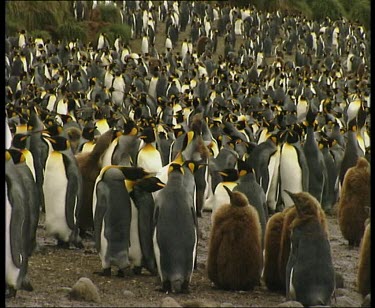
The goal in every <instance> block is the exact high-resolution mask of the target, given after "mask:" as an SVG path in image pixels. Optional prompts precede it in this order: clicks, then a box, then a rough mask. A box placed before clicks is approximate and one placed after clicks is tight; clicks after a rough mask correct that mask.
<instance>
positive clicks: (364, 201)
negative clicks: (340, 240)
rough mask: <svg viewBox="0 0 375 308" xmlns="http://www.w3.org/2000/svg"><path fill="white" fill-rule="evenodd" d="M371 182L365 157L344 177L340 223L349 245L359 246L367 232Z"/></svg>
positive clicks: (339, 207) (339, 215) (339, 211)
mask: <svg viewBox="0 0 375 308" xmlns="http://www.w3.org/2000/svg"><path fill="white" fill-rule="evenodd" d="M370 181H371V179H370V164H369V162H368V161H367V160H366V159H365V158H364V157H361V158H359V159H358V160H357V164H356V166H354V167H351V168H349V169H348V171H347V173H346V174H345V177H344V181H343V186H342V191H341V196H340V201H339V205H338V221H339V226H340V230H341V233H342V235H343V237H344V238H345V239H346V240H347V241H348V242H349V245H355V246H358V245H359V243H360V241H361V238H362V236H363V233H364V230H365V227H364V222H365V220H366V218H367V213H366V210H365V207H366V206H368V207H370V191H371V190H370Z"/></svg>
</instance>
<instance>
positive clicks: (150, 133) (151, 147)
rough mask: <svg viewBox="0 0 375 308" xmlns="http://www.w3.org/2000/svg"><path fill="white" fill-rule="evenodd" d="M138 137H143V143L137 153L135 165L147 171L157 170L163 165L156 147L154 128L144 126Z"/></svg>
mask: <svg viewBox="0 0 375 308" xmlns="http://www.w3.org/2000/svg"><path fill="white" fill-rule="evenodd" d="M139 138H141V139H143V141H144V143H145V144H144V146H143V147H142V148H141V149H140V150H139V152H138V154H137V158H136V165H137V166H138V167H142V168H144V169H145V170H146V171H148V172H158V171H159V170H160V169H161V168H162V167H163V162H162V159H161V153H160V151H159V150H158V149H157V148H156V136H155V129H154V128H153V127H152V126H146V127H145V128H144V129H143V132H142V134H141V135H140V136H139Z"/></svg>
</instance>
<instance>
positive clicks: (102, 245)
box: [99, 218, 111, 268]
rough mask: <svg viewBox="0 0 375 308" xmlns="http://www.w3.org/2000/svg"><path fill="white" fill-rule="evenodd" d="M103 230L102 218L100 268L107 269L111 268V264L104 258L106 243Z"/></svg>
mask: <svg viewBox="0 0 375 308" xmlns="http://www.w3.org/2000/svg"><path fill="white" fill-rule="evenodd" d="M104 230H105V222H104V218H103V224H102V230H101V231H100V251H99V257H100V260H101V261H102V268H108V267H110V266H111V264H110V263H109V262H108V260H107V258H106V254H107V250H108V241H107V239H106V238H105V236H104Z"/></svg>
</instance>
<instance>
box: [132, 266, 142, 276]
mask: <svg viewBox="0 0 375 308" xmlns="http://www.w3.org/2000/svg"><path fill="white" fill-rule="evenodd" d="M132 271H133V273H134V275H140V274H141V272H142V267H141V266H134V267H133V269H132Z"/></svg>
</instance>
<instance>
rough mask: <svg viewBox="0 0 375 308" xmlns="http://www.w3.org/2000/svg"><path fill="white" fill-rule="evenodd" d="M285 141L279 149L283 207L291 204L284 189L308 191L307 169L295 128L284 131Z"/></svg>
mask: <svg viewBox="0 0 375 308" xmlns="http://www.w3.org/2000/svg"><path fill="white" fill-rule="evenodd" d="M286 133H287V137H286V142H285V143H284V144H283V145H282V146H281V149H280V169H279V170H280V171H279V172H280V192H281V193H280V195H281V200H282V201H283V203H284V206H285V207H289V206H292V205H293V204H292V202H291V200H290V198H289V197H287V194H286V193H285V191H284V190H285V189H287V190H290V191H293V192H298V191H308V188H309V169H308V165H307V162H306V156H305V153H304V152H303V149H302V147H301V144H300V141H299V135H298V133H297V132H296V131H295V130H293V129H292V130H289V131H287V132H286Z"/></svg>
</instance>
